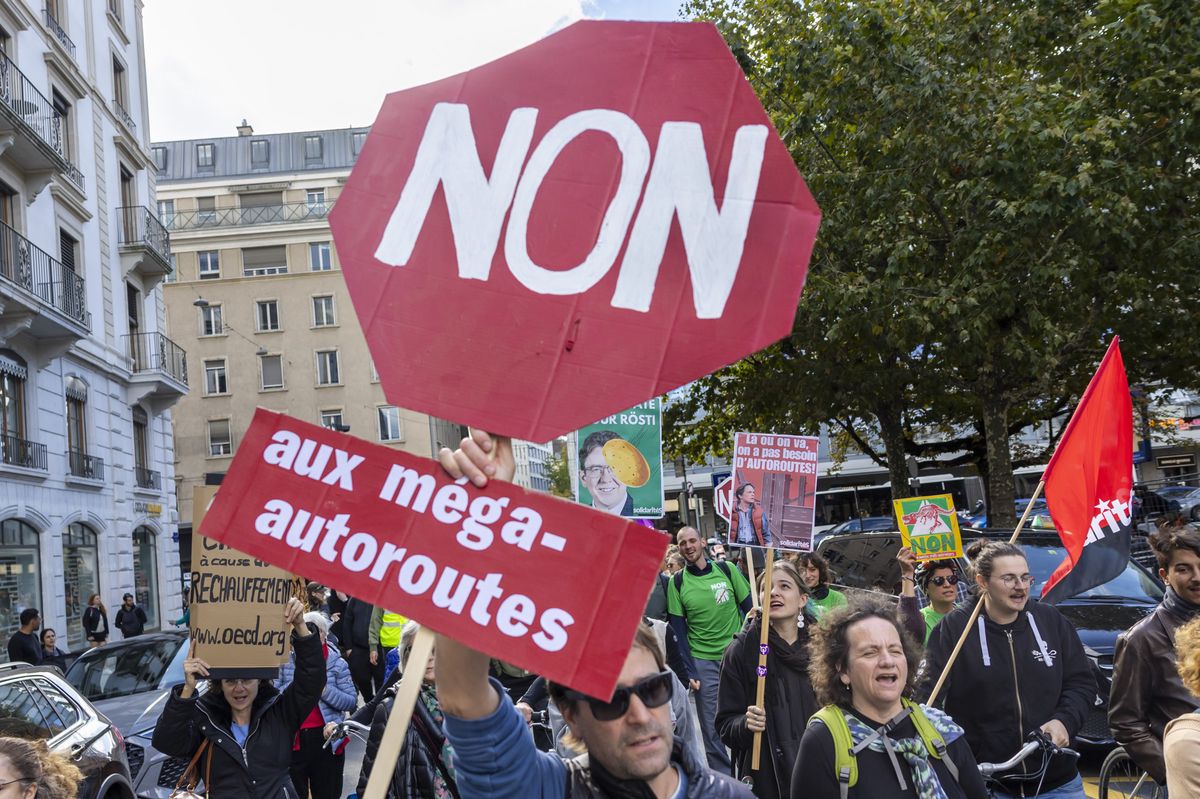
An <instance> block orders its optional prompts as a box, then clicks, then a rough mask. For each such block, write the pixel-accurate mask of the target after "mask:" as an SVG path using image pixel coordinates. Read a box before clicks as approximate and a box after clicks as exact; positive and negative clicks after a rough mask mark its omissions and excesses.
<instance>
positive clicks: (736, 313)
mask: <svg viewBox="0 0 1200 799" xmlns="http://www.w3.org/2000/svg"><path fill="white" fill-rule="evenodd" d="M819 220H820V211H819V210H818V208H817V205H816V203H815V201H814V200H813V198H812V196H811V194H810V193H809V191H808V189H807V188H806V186H805V185H804V181H803V179H802V178H801V177H800V175H799V173H798V172H797V170H796V165H795V162H794V161H793V159H792V156H791V154H790V153H789V152H788V149H787V147H786V146H785V145H784V143H783V141H782V140H781V139H780V137H779V135H778V134H777V133H776V132H775V130H774V128H773V127H772V124H771V121H770V119H769V118H768V116H767V114H766V112H765V111H764V110H763V108H762V105H761V104H760V103H759V100H758V97H757V96H756V95H755V93H754V90H753V89H752V87H751V86H750V84H749V83H748V82H747V80H746V78H745V75H744V74H743V72H742V69H741V67H740V66H739V65H738V63H737V60H736V59H735V58H734V57H733V55H732V54H731V53H730V50H729V46H728V45H727V44H726V43H725V41H724V40H723V39H722V38H721V35H720V34H719V33H718V31H717V29H716V28H715V27H714V26H713V25H711V24H709V23H699V22H696V23H650V22H608V21H593V20H589V21H582V22H577V23H575V24H574V25H571V26H570V27H567V28H565V29H564V30H561V31H558V32H556V33H554V34H552V35H550V36H548V37H546V38H545V39H543V40H541V41H540V42H537V43H536V44H533V45H531V46H529V47H526V48H524V49H522V50H519V51H517V52H515V53H512V54H511V55H508V56H505V57H504V58H501V59H499V60H497V61H494V62H492V63H489V64H486V65H484V66H481V67H479V68H478V69H473V70H471V71H470V72H465V73H463V74H461V75H456V76H454V77H451V78H446V79H444V80H441V81H437V82H435V83H430V84H427V85H424V86H418V87H415V88H411V89H407V90H404V91H400V92H396V93H393V94H391V95H389V96H388V98H387V99H386V101H385V102H384V104H383V107H382V109H381V110H380V112H379V116H378V117H377V118H376V120H375V124H374V125H373V126H372V128H371V133H370V135H369V136H368V137H367V140H366V143H365V145H364V148H363V150H362V152H361V154H360V155H359V157H358V162H357V164H356V166H355V168H354V171H353V172H352V173H351V175H350V178H349V180H348V181H347V184H346V186H345V188H344V189H343V191H342V193H341V194H340V195H339V197H338V200H337V205H336V207H335V208H334V209H333V212H332V214H331V225H332V228H333V235H334V239H335V241H336V243H337V249H338V253H339V256H340V258H341V262H342V268H343V272H344V275H345V278H346V284H347V286H348V287H349V291H350V296H351V299H352V300H353V302H354V307H355V311H356V313H357V314H358V318H359V320H360V321H361V323H362V326H363V330H364V332H365V334H366V337H367V342H368V344H369V346H370V349H371V355H372V356H373V358H374V361H375V364H376V366H377V368H378V370H379V374H380V378H381V380H382V383H383V388H384V391H385V392H386V393H387V395H388V397H389V399H390V400H391V401H392V402H393V403H395V404H397V405H400V406H402V407H405V408H412V409H414V410H418V411H423V412H425V413H429V414H433V415H436V416H440V417H443V418H447V419H453V420H455V421H457V422H461V423H465V424H470V425H471V426H474V427H480V428H482V429H485V430H491V431H494V432H498V433H503V434H506V435H511V436H513V437H516V438H523V439H526V440H530V441H549V440H550V439H552V438H555V437H556V436H559V435H563V434H565V433H567V432H569V431H572V430H577V429H579V428H580V427H582V426H583V425H585V424H587V423H589V422H591V421H592V420H594V419H601V418H604V417H606V416H609V415H611V414H614V413H619V412H620V411H621V409H623V408H628V407H630V406H632V405H634V404H635V403H638V402H641V401H643V400H644V399H646V398H647V397H653V396H657V395H661V394H664V393H666V392H667V391H669V390H671V389H674V388H676V387H678V386H680V385H683V384H685V383H688V382H690V381H692V380H695V379H696V378H698V377H701V376H703V375H706V374H708V373H710V372H712V371H714V370H716V369H718V368H720V367H722V366H724V365H726V364H729V363H732V362H733V361H736V360H737V359H739V358H741V357H743V356H745V355H747V354H748V353H750V352H753V351H755V350H758V349H760V348H762V347H765V346H767V345H768V344H770V343H772V342H773V341H776V340H777V339H779V338H781V337H782V336H785V335H788V334H789V333H791V330H792V321H793V318H794V316H795V311H796V305H797V302H798V301H799V298H800V292H801V289H802V288H803V286H804V279H805V274H806V271H807V265H808V260H809V257H810V255H811V252H812V246H813V240H814V238H815V236H816V232H817V225H818V223H819ZM447 298H453V313H452V314H449V315H448V314H447V313H446V307H447V306H446V300H447ZM476 354H478V355H479V356H480V357H473V356H474V355H476ZM464 357H471V365H470V368H463V358H464Z"/></svg>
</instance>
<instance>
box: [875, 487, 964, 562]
mask: <svg viewBox="0 0 1200 799" xmlns="http://www.w3.org/2000/svg"><path fill="white" fill-rule="evenodd" d="M892 505H893V506H895V509H896V520H897V522H898V523H899V526H900V540H901V542H902V543H903V544H904V546H906V547H909V548H911V549H912V551H913V555H914V556H915V557H916V559H917V560H918V561H925V560H942V559H944V558H961V557H962V533H961V532H959V529H958V517H957V516H956V515H955V513H954V497H952V496H951V495H949V494H935V495H934V496H929V497H907V498H905V499H897V500H893V501H892Z"/></svg>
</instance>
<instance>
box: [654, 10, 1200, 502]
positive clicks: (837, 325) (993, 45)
mask: <svg viewBox="0 0 1200 799" xmlns="http://www.w3.org/2000/svg"><path fill="white" fill-rule="evenodd" d="M687 11H688V12H689V13H690V14H691V15H692V16H694V17H697V18H701V19H710V20H712V21H714V22H715V23H716V24H717V25H718V27H719V28H720V30H721V31H722V33H723V35H724V36H725V37H726V40H727V41H728V42H729V44H730V46H731V48H732V49H733V51H734V53H735V54H736V55H737V56H738V57H739V59H740V60H741V62H742V64H743V67H744V69H745V70H746V73H747V76H748V77H749V79H750V81H751V83H752V85H753V86H754V88H755V90H756V91H757V92H758V93H759V95H760V97H761V98H762V100H763V104H764V106H765V107H766V108H767V109H768V111H769V112H770V113H771V115H772V117H773V120H774V122H775V124H776V126H777V128H778V129H779V130H780V131H781V133H782V135H783V136H784V139H785V141H786V142H787V143H788V146H789V147H790V148H791V150H792V152H793V155H794V156H795V158H796V161H797V164H798V166H799V167H800V170H801V172H802V173H803V174H804V175H805V178H806V180H807V182H808V185H809V187H810V188H811V190H812V191H813V194H814V195H815V196H816V198H817V201H818V203H819V204H820V206H821V208H822V211H823V217H824V218H823V221H822V226H821V230H820V233H819V235H818V239H817V246H816V249H815V251H814V255H813V261H812V266H811V270H810V274H809V280H808V285H807V287H806V289H805V294H804V296H803V298H802V300H801V303H800V307H799V309H798V312H797V316H796V323H795V329H794V332H793V334H792V336H791V337H790V338H788V339H786V340H785V341H783V342H781V343H780V344H777V345H775V346H773V347H771V348H768V349H767V350H764V351H763V352H761V353H758V354H756V355H754V356H752V357H750V358H747V359H745V360H743V361H741V362H739V363H736V364H734V365H732V366H730V367H728V368H727V369H724V370H722V371H720V372H717V373H715V374H714V375H711V376H709V377H708V378H706V379H704V380H702V381H700V382H699V383H698V384H696V386H694V391H693V393H692V395H691V396H690V398H688V399H687V400H685V401H683V402H680V403H676V404H675V405H673V406H672V408H671V413H670V415H669V417H668V421H669V423H670V424H671V427H670V428H669V429H668V433H669V441H670V445H671V446H672V447H673V448H675V449H676V450H680V451H686V452H688V453H689V454H693V455H695V454H699V453H700V452H702V451H710V450H711V451H722V450H723V449H726V448H727V442H728V440H729V435H730V433H731V432H732V431H733V430H734V429H737V428H743V429H745V428H749V427H756V428H760V429H775V430H778V431H779V432H802V431H812V430H814V429H815V428H816V426H817V425H819V424H821V423H829V424H833V425H834V426H835V427H837V428H838V429H841V430H844V431H846V433H847V435H849V436H851V438H852V439H856V440H857V441H858V442H859V443H860V444H861V446H862V447H863V448H864V449H865V450H866V451H872V450H873V449H874V447H875V445H876V444H878V445H880V447H881V449H882V452H879V453H877V456H878V457H880V460H882V461H884V462H886V463H888V465H889V467H890V469H891V472H892V474H893V486H899V485H902V483H903V481H902V479H899V480H898V479H897V478H902V477H903V475H904V471H905V470H904V467H903V459H904V456H905V455H906V454H914V455H931V454H937V453H939V452H940V453H941V454H946V453H950V452H955V451H963V452H965V453H966V457H967V458H968V459H970V460H973V461H974V462H976V463H977V464H978V465H979V466H980V469H981V471H982V473H983V474H984V475H985V477H986V479H987V485H988V489H989V496H990V501H991V505H992V507H993V509H994V512H995V517H996V518H997V519H998V520H999V521H1000V523H1005V522H1013V521H1015V520H1014V519H1013V518H1011V513H1010V512H1009V511H1008V509H1010V508H1011V507H1012V502H1011V499H1012V496H1013V480H1012V450H1011V448H1010V446H1009V436H1010V434H1011V433H1012V432H1013V431H1015V430H1016V429H1019V427H1020V426H1022V425H1024V424H1027V423H1029V422H1032V421H1035V420H1037V419H1040V418H1048V417H1049V416H1052V415H1054V414H1055V413H1060V412H1062V411H1063V410H1065V409H1068V408H1070V406H1071V404H1072V402H1073V401H1074V400H1075V399H1076V398H1077V397H1078V395H1079V393H1080V392H1081V390H1082V388H1083V386H1084V385H1086V382H1087V380H1088V378H1089V377H1090V375H1091V373H1092V371H1093V370H1094V369H1095V367H1096V365H1097V363H1098V361H1099V358H1100V356H1101V354H1102V353H1103V350H1104V347H1105V346H1106V345H1107V341H1108V339H1109V338H1110V337H1111V335H1112V334H1113V333H1118V334H1120V335H1121V337H1122V340H1123V351H1124V354H1125V360H1126V363H1127V365H1128V366H1129V368H1130V373H1131V374H1130V377H1131V379H1132V380H1141V381H1153V380H1165V381H1169V382H1171V383H1172V384H1174V385H1178V386H1195V385H1197V383H1198V381H1200V377H1198V376H1197V373H1196V371H1195V370H1194V369H1192V368H1191V359H1190V357H1187V356H1183V355H1181V354H1182V353H1190V352H1193V351H1195V348H1196V345H1197V343H1200V314H1197V313H1195V312H1194V311H1192V310H1191V308H1190V306H1191V305H1192V304H1193V303H1194V301H1195V297H1196V296H1197V290H1198V289H1200V268H1198V267H1197V264H1198V263H1200V261H1198V258H1197V256H1198V254H1200V253H1198V249H1200V247H1198V244H1197V242H1198V239H1197V217H1196V215H1195V214H1194V213H1192V211H1191V207H1192V204H1193V202H1194V201H1195V199H1196V196H1195V195H1196V186H1197V180H1196V172H1197V164H1198V161H1197V151H1198V147H1197V144H1198V138H1200V135H1198V132H1200V123H1198V122H1197V121H1196V120H1197V112H1198V111H1200V15H1198V14H1195V13H1193V12H1194V7H1193V6H1192V5H1191V4H1190V3H1186V2H1170V1H1169V0H1161V1H1160V2H1153V1H1150V2H1136V0H1079V1H1076V2H1072V1H1070V0H958V1H956V2H943V1H942V0H905V2H896V0H805V1H804V2H799V1H794V0H741V1H740V2H738V1H735V0H693V2H691V3H690V4H689V5H688V6H687ZM1006 517H1007V518H1006Z"/></svg>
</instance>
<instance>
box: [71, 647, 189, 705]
mask: <svg viewBox="0 0 1200 799" xmlns="http://www.w3.org/2000/svg"><path fill="white" fill-rule="evenodd" d="M186 640H187V639H185V638H171V639H157V640H146V641H135V642H134V643H131V644H127V645H122V646H113V647H100V648H98V649H94V650H91V651H90V652H87V653H85V654H84V655H83V656H82V657H80V658H79V659H78V660H76V661H75V662H74V663H73V664H71V668H69V669H68V670H67V680H68V681H70V683H71V684H72V685H74V686H75V687H76V688H77V689H79V692H80V693H82V694H83V695H84V696H86V697H87V698H88V699H92V700H99V699H112V698H113V697H117V696H128V695H130V694H138V693H142V692H143V691H154V690H158V689H160V688H167V687H169V686H172V685H176V684H179V683H182V682H183V660H184V658H185V657H187V647H186V646H184V644H185V643H186Z"/></svg>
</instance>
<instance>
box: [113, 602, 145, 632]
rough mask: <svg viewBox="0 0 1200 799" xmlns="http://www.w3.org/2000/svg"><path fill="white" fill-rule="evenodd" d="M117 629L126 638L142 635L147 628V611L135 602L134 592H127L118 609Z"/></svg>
mask: <svg viewBox="0 0 1200 799" xmlns="http://www.w3.org/2000/svg"><path fill="white" fill-rule="evenodd" d="M116 624H117V629H118V630H120V631H121V635H123V636H125V637H126V638H133V637H134V636H135V635H141V634H142V633H143V632H145V630H146V611H144V610H142V609H141V608H140V607H138V606H137V605H135V604H134V603H133V594H128V593H127V594H125V596H124V598H123V601H122V602H121V607H120V608H119V609H118V610H117V619H116Z"/></svg>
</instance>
